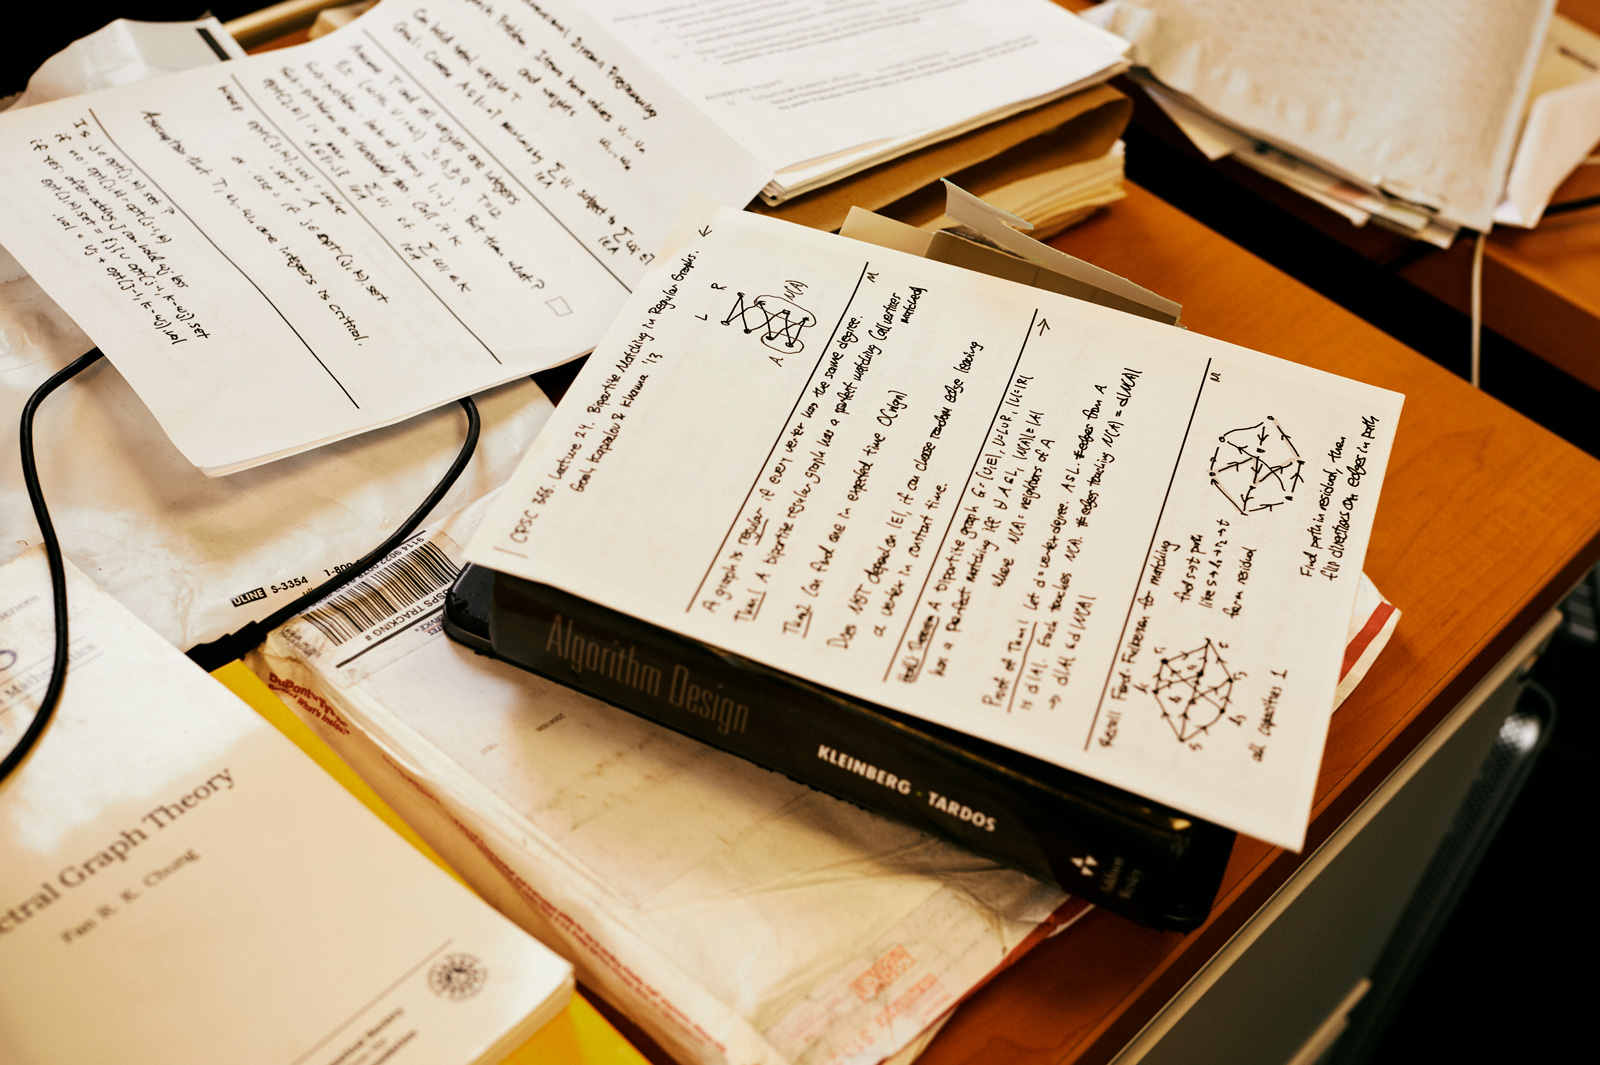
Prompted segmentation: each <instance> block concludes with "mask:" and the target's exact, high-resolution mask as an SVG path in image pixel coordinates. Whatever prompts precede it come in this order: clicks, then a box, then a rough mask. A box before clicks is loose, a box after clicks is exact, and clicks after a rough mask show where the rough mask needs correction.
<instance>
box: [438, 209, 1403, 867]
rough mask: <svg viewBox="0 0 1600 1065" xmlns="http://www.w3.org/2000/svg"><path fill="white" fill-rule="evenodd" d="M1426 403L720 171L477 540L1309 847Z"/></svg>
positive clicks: (949, 720)
mask: <svg viewBox="0 0 1600 1065" xmlns="http://www.w3.org/2000/svg"><path fill="white" fill-rule="evenodd" d="M1401 402H1402V397H1400V396H1399V395H1396V394H1394V393H1391V392H1387V391H1384V390H1382V389H1378V388H1373V387H1370V386H1368V385H1363V384H1360V383H1357V382H1354V381H1349V380H1345V379H1343V378H1339V377H1334V376H1332V375H1329V374H1325V373H1322V372H1320V371H1316V370H1312V369H1308V368H1306V367H1302V366H1299V365H1295V364H1293V363H1288V362H1283V361H1280V360H1277V359H1273V358H1271V357H1269V356H1266V355H1262V354H1259V353H1257V352H1253V351H1249V350H1246V349H1242V348H1238V347H1235V346H1233V345H1230V344H1225V343H1222V342H1220V341H1217V340H1212V339H1209V338H1207V337H1203V336H1198V335H1196V334H1193V333H1189V332H1186V331H1184V330H1179V329H1173V328H1172V327H1170V326H1167V325H1162V324H1158V323H1155V322H1151V321H1146V320H1144V319H1140V318H1137V317H1135V316H1132V315H1128V314H1125V313H1121V312H1118V311H1113V310H1109V309H1106V308H1102V307H1098V306H1093V305H1091V304H1088V303H1085V302H1082V301H1079V300H1074V299H1071V298H1069V297H1065V296H1059V295H1056V294H1053V293H1049V292H1044V291H1041V290H1038V289H1032V288H1025V287H1022V286H1019V285H1015V284H1012V283H1010V282H1006V281H1001V280H998V279H994V278H990V277H986V276H982V275H978V274H974V273H970V272H967V271H963V270H961V269H959V268H957V267H952V266H947V265H945V264H941V263H936V262H931V261H928V260H925V259H919V258H915V257H912V256H908V255H905V254H902V253H897V252H893V251H890V250H887V249H882V248H876V247H871V246H868V245H864V244H862V243H860V242H856V241H850V240H847V239H842V238H837V237H833V236H829V235H826V234H821V233H814V232H811V231H807V230H802V229H800V228H799V227H795V226H791V225H788V224H785V223H782V222H777V221H773V220H770V219H764V218H758V217H755V216H750V215H740V214H736V213H734V212H729V211H723V210H718V209H716V208H714V207H712V206H710V205H705V206H703V207H702V208H699V209H697V210H696V211H694V212H691V213H690V214H689V215H688V216H686V218H685V219H684V221H683V222H682V223H681V226H680V229H679V231H678V233H677V235H676V236H675V238H674V242H671V243H669V244H668V245H667V250H665V251H664V252H663V258H662V261H661V262H660V263H659V264H658V265H657V267H656V268H655V269H654V270H653V271H652V273H651V274H650V276H649V277H648V278H647V279H646V280H645V281H644V282H643V283H642V284H641V286H640V289H639V291H638V292H637V293H636V294H635V296H634V298H633V299H632V300H630V302H629V304H628V306H627V307H626V308H625V309H624V311H623V313H622V315H621V317H619V319H618V321H617V323H616V325H615V326H614V327H613V328H612V330H611V332H610V333H608V335H607V337H606V339H605V340H604V341H603V342H602V343H601V345H600V346H599V347H598V348H597V349H596V352H595V354H594V355H593V356H591V358H590V361H589V363H588V365H587V366H586V367H585V368H584V370H583V372H582V373H581V374H580V376H579V377H578V379H577V381H576V382H575V383H574V384H573V386H572V388H571V390H570V391H569V392H568V394H567V397H566V399H565V401H564V402H563V403H562V405H561V406H560V407H558V408H557V410H556V413H555V415H554V416H553V417H552V419H551V420H550V422H549V423H548V424H547V426H546V428H545V430H544V432H543V433H541V435H540V436H539V438H538V440H537V441H536V442H535V444H534V446H533V449H532V450H531V451H530V452H529V454H528V456H527V457H526V458H525V459H524V461H523V464H522V466H521V467H520V468H519V470H518V472H517V473H516V474H515V475H514V476H513V477H512V479H511V481H510V482H509V483H508V485H507V487H506V489H505V490H504V492H503V493H502V494H501V495H500V497H499V498H498V499H497V500H496V504H495V509H494V510H493V511H492V512H491V514H490V515H489V516H488V517H487V518H486V519H485V521H484V523H483V526H482V527H481V528H480V529H479V531H478V533H477V535H476V536H475V537H474V539H473V541H472V543H471V544H470V545H469V548H468V551H467V557H468V558H469V560H471V561H473V562H478V563H481V564H483V565H486V566H490V567H492V568H494V569H497V570H502V571H504V572H507V573H511V574H515V575H517V576H520V577H524V578H527V579H529V580H533V581H538V582H542V583H545V584H549V585H552V586H554V587H557V588H560V589H563V590H565V591H568V592H571V593H573V594H575V595H579V596H583V597H585V598H587V599H590V600H592V601H594V602H597V603H599V604H601V605H603V606H606V607H610V608H612V609H615V610H618V611H621V612H623V613H625V614H629V615H633V616H635V617H639V618H642V619H644V620H646V621H649V622H652V623H654V624H657V625H661V626H663V627H667V628H670V629H673V630H676V631H680V632H683V633H686V634H688V635H690V636H692V637H694V638H697V639H699V640H702V641H704V642H706V643H708V644H712V645H715V646H717V647H721V648H724V649H726V650H729V651H732V652H735V653H737V654H740V655H744V656H747V657H750V658H753V659H756V660H758V661H762V662H765V663H768V664H770V665H772V666H775V667H777V668H779V669H782V670H786V671H788V672H790V673H793V674H796V675H798V676H800V677H803V678H806V679H808V680H811V681H813V682H815V683H818V684H821V685H823V686H825V687H828V688H832V689H835V690H838V691H841V692H844V693H847V694H850V695H853V696H857V697H859V698H862V699H866V700H869V701H871V702H875V703H879V704H882V705H884V706H888V707H891V708H893V709H895V710H899V711H902V712H904V713H908V714H912V715H914V716H917V717H920V718H924V719H926V720H929V721H932V722H936V723H938V724H941V725H945V726H948V727H951V728H954V729H957V730H960V731H962V732H965V733H968V734H971V735H974V736H978V737H981V738H984V739H987V740H991V741H994V742H996V743H999V744H1002V745H1004V746H1007V747H1010V748H1013V749H1015V750H1018V751H1022V752H1025V753H1027V754H1030V755H1033V756H1036V757H1039V758H1042V759H1045V760H1047V761H1050V762H1053V763H1056V764H1058V765H1062V766H1065V767H1067V768H1070V769H1074V770H1077V771H1080V772H1083V773H1086V774H1088V775H1090V776H1093V777H1097V778H1099V779H1101V780H1104V781H1107V782H1109V783H1112V784H1115V785H1118V786H1120V787H1123V788H1127V789H1129V790H1131V791H1135V792H1138V793H1141V794H1144V795H1146V796H1148V797H1150V798H1152V799H1155V800H1157V801H1160V802H1164V803H1168V804H1170V805H1172V806H1175V807H1177V808H1179V809H1182V810H1185V811H1188V812H1189V813H1191V814H1194V815H1196V816H1199V817H1203V818H1207V819H1209V820H1213V821H1216V822H1218V823H1220V824H1223V825H1226V826H1228V827H1231V828H1234V829H1237V830H1240V831H1243V832H1247V833H1249V834H1251V835H1255V836H1258V837H1260V838H1263V839H1266V840H1268V841H1270V842H1273V843H1276V844H1280V845H1283V846H1288V847H1295V848H1297V847H1299V846H1300V845H1301V843H1302V842H1303V839H1304V834H1305V829H1306V824H1307V820H1308V816H1309V812H1310V807H1311V801H1312V791H1313V787H1314V784H1315V781H1316V775H1317V769H1318V765H1319V763H1320V760H1321V753H1322V745H1323V742H1324V739H1325V737H1326V733H1327V724H1328V715H1329V712H1330V707H1331V706H1332V705H1333V699H1334V690H1335V687H1336V684H1337V681H1338V676H1339V670H1340V665H1341V659H1342V655H1343V650H1344V645H1345V642H1346V639H1345V638H1346V626H1347V624H1348V622H1349V619H1350V615H1351V607H1352V604H1353V602H1354V599H1355V595H1356V590H1357V585H1358V584H1359V582H1360V576H1361V562H1362V558H1363V556H1364V555H1365V553H1366V547H1367V539H1368V535H1369V533H1370V530H1371V527H1372V520H1373V515H1374V513H1375V511H1376V509H1377V504H1378V494H1379V487H1380V485H1381V484H1382V480H1383V472H1384V468H1385V465H1386V463H1387V461H1388V455H1389V449H1390V445H1391V443H1392V440H1393V434H1394V431H1395V427H1396V424H1397V422H1398V420H1399V415H1400V408H1401ZM686 712H687V711H686Z"/></svg>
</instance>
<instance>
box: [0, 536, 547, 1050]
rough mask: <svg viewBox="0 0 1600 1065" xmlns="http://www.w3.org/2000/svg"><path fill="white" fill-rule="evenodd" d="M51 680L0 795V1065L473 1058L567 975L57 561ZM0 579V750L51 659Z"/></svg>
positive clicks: (22, 584)
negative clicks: (58, 624) (61, 679)
mask: <svg viewBox="0 0 1600 1065" xmlns="http://www.w3.org/2000/svg"><path fill="white" fill-rule="evenodd" d="M68 586H69V589H70V593H69V594H70V601H71V617H72V626H73V628H72V644H71V661H72V670H71V675H70V678H69V679H68V681H67V685H66V689H65V694H64V697H63V700H62V702H61V704H60V706H59V707H58V709H57V712H56V716H55V719H54V721H53V722H52V723H51V724H50V725H49V727H48V728H47V729H46V730H45V732H44V734H43V736H42V738H41V739H40V741H39V744H38V746H37V747H36V748H35V749H34V751H33V753H32V754H31V755H30V756H29V758H28V759H27V760H25V761H24V762H23V763H22V764H21V766H20V768H19V769H18V771H17V772H16V774H15V775H14V776H13V777H11V778H10V779H8V780H6V781H5V782H4V784H3V785H0V944H3V946H0V1059H3V1060H5V1061H7V1062H17V1063H22V1062H27V1063H29V1065H53V1063H60V1065H80V1063H83V1062H110V1061H130V1062H132V1061H138V1062H157V1061H159V1062H170V1063H173V1065H180V1063H182V1065H187V1063H200V1062H218V1061H227V1062H235V1063H239V1065H249V1063H260V1065H268V1063H272V1065H282V1063H284V1062H298V1063H302V1065H334V1063H345V1065H348V1063H350V1062H356V1061H361V1062H369V1063H376V1062H379V1061H392V1062H394V1063H395V1065H405V1063H421V1062H429V1063H437V1065H479V1063H481V1065H492V1063H494V1062H498V1061H500V1060H501V1059H502V1058H504V1057H505V1055H506V1054H507V1053H509V1052H510V1051H511V1050H513V1049H514V1048H515V1047H516V1046H518V1045H519V1044H521V1043H523V1042H524V1041H526V1040H527V1038H528V1037H529V1036H530V1035H531V1034H532V1033H533V1031H535V1030H536V1029H537V1028H538V1027H539V1026H540V1025H542V1024H543V1023H544V1022H545V1021H546V1020H548V1019H549V1018H550V1017H552V1016H554V1015H555V1014H556V1013H558V1012H560V1011H561V1009H562V1008H563V1007H564V1006H565V1005H566V1003H567V1001H568V998H569V995H570V992H571V990H572V970H571V967H570V966H569V965H567V964H566V963H565V962H563V961H562V960H561V959H560V958H558V957H556V955H554V954H553V953H551V952H550V951H549V950H548V949H546V948H544V947H542V946H540V945H539V944H538V943H536V942H535V941H534V940H532V939H531V938H529V937H528V936H527V935H525V934H524V933H523V932H521V931H519V930H518V929H517V928H516V927H514V926H513V925H512V924H511V923H510V922H508V921H507V920H505V919H504V918H503V917H501V916H500V915H498V914H496V913H495V912H494V911H493V910H491V909H490V908H489V907H488V906H486V905H484V904H483V903H482V902H480V901H479V900H478V899H475V898H473V897H472V895H471V894H470V893H469V892H467V891H465V890H463V889H462V887H461V886H460V885H459V884H457V883H455V882H454V881H453V880H451V878H450V877H449V876H448V875H446V874H445V873H444V872H443V871H442V870H440V869H439V868H437V867H436V866H434V865H433V864H432V863H431V862H429V861H428V860H427V859H426V858H424V857H423V856H422V855H421V854H419V853H418V852H417V851H416V850H414V849H413V848H412V847H411V846H410V845H409V844H408V843H406V842H405V841H404V840H402V839H401V838H400V837H399V836H397V835H396V834H395V833H394V832H392V831H391V830H390V829H389V828H388V827H386V826H385V825H384V824H383V823H382V822H380V821H379V820H378V819H377V818H376V817H374V816H373V815H372V813H371V812H370V811H368V810H367V809H366V808H365V807H363V806H362V805H361V803H360V802H359V801H357V800H356V799H355V798H354V797H353V796H351V795H350V794H349V793H348V792H347V791H345V790H344V789H343V788H342V787H340V786H339V785H338V784H337V783H335V782H334V780H333V779H332V778H330V777H329V776H327V775H326V774H325V773H323V771H322V770H321V769H320V768H318V767H317V766H316V764H315V763H313V762H312V761H311V760H310V759H309V758H307V757H306V756H305V755H304V754H302V753H301V752H300V751H299V750H298V749H296V748H295V747H294V745H293V744H291V743H290V742H289V741H288V740H287V739H285V738H284V737H283V736H282V735H280V734H279V733H278V732H277V731H276V730H275V729H273V728H272V726H270V725H268V724H267V723H266V722H265V721H264V720H262V718H261V717H260V716H258V715H257V714H256V713H255V712H254V711H252V710H251V709H250V708H249V707H247V706H245V705H244V704H243V703H241V702H239V700H238V699H236V698H235V697H234V696H232V695H231V694H229V693H228V692H227V691H226V690H225V689H223V688H222V686H221V685H219V684H218V683H217V682H216V681H214V680H212V679H211V678H210V677H207V676H206V675H205V674H204V673H202V672H201V671H200V670H199V669H198V668H197V667H195V666H194V665H193V664H192V663H190V662H189V661H187V660H186V659H184V658H183V656H182V655H180V654H178V652H177V651H175V650H173V649H172V648H171V647H170V646H168V645H167V644H166V643H165V642H164V641H163V640H161V639H160V638H159V637H158V636H156V635H155V634H154V633H153V632H151V631H150V630H149V629H147V628H145V627H143V626H142V625H140V624H139V622H138V621H137V620H135V619H134V618H133V617H132V616H131V615H129V614H128V612H127V611H126V610H124V609H123V608H122V607H120V606H118V605H117V603H116V602H115V601H113V600H112V599H111V598H110V597H109V596H107V595H105V594H104V593H103V592H101V591H100V590H99V589H98V588H96V587H95V586H94V585H93V583H92V582H90V581H89V580H88V579H87V578H85V577H83V576H82V575H81V574H79V573H78V571H77V570H75V569H70V568H69V570H68ZM52 617H53V614H52V611H51V609H50V584H49V579H48V575H47V573H46V569H45V561H44V556H43V554H42V552H39V551H34V552H31V553H30V554H28V555H26V556H24V557H22V558H20V559H17V560H16V561H13V562H11V563H10V564H8V565H6V566H5V567H3V568H0V750H6V749H9V747H10V746H11V744H13V743H15V742H16V739H17V736H18V735H19V734H20V733H21V731H22V730H23V729H24V728H25V727H26V726H27V725H28V723H29V722H30V721H31V720H32V718H33V714H34V712H35V710H36V707H37V704H38V698H39V695H40V693H41V692H42V691H43V690H44V687H45V683H46V678H47V677H48V675H49V672H50V659H51V655H52V651H53V646H54V636H53V631H52V629H53V626H52Z"/></svg>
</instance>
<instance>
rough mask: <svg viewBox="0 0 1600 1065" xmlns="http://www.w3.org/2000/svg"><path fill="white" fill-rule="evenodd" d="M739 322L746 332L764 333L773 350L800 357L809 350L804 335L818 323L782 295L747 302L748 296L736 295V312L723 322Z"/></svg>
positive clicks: (762, 337)
mask: <svg viewBox="0 0 1600 1065" xmlns="http://www.w3.org/2000/svg"><path fill="white" fill-rule="evenodd" d="M734 322H738V323H739V327H740V328H741V329H743V330H744V331H745V332H746V333H760V334H761V342H762V343H763V344H765V345H766V346H767V347H769V348H771V349H772V350H773V351H781V352H783V353H784V354H786V355H798V354H800V352H802V351H804V350H805V344H804V343H803V342H802V341H801V339H800V332H801V330H803V329H809V328H810V327H811V326H814V325H816V324H817V316H816V315H814V314H812V313H811V312H810V311H808V310H806V309H805V308H804V307H801V306H799V305H798V304H796V303H794V302H793V301H791V300H786V299H784V298H783V297H782V296H757V297H756V298H755V299H754V300H751V301H749V302H746V301H745V297H744V293H743V292H738V293H735V294H734V300H733V309H732V310H730V311H729V312H728V316H727V317H726V318H724V319H722V324H723V325H732V324H733V323H734Z"/></svg>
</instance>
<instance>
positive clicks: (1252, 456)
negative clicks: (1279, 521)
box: [1211, 415, 1305, 514]
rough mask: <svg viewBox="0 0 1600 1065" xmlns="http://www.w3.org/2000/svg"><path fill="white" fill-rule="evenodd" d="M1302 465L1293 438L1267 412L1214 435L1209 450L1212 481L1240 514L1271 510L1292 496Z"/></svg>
mask: <svg viewBox="0 0 1600 1065" xmlns="http://www.w3.org/2000/svg"><path fill="white" fill-rule="evenodd" d="M1304 468H1305V461H1304V460H1302V459H1301V458H1300V452H1299V451H1297V450H1295V446H1294V441H1293V440H1290V439H1289V434H1288V433H1286V432H1284V431H1283V426H1281V425H1279V424H1278V422H1277V420H1276V419H1275V418H1273V417H1271V416H1270V415H1269V416H1267V417H1266V418H1265V419H1264V420H1262V421H1259V422H1257V423H1256V424H1254V425H1246V426H1241V427H1240V428H1238V429H1229V430H1228V431H1227V432H1225V433H1223V434H1222V435H1221V436H1219V437H1217V448H1216V450H1215V451H1213V452H1212V453H1211V483H1212V484H1214V485H1216V486H1217V491H1219V492H1221V493H1222V494H1223V495H1224V496H1226V497H1227V500H1228V502H1230V503H1232V504H1233V505H1234V508H1235V509H1236V510H1238V511H1239V513H1240V514H1254V513H1257V512H1259V511H1263V510H1272V509H1274V508H1276V507H1281V506H1282V505H1283V504H1285V503H1287V502H1288V501H1289V500H1291V499H1293V498H1294V493H1295V489H1297V488H1299V487H1300V482H1301V481H1302V480H1303V479H1304V478H1303V476H1302V473H1301V471H1302V470H1303V469H1304Z"/></svg>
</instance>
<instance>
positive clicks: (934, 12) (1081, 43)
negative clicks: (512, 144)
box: [595, 0, 1127, 203]
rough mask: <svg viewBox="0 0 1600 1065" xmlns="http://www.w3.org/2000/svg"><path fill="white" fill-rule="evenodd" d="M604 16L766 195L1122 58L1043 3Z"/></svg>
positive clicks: (727, 8) (899, 0) (993, 112)
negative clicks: (761, 172)
mask: <svg viewBox="0 0 1600 1065" xmlns="http://www.w3.org/2000/svg"><path fill="white" fill-rule="evenodd" d="M595 7H596V8H597V9H598V10H599V11H600V12H602V13H603V14H604V15H605V17H606V18H607V20H608V22H609V24H610V26H611V27H612V28H613V29H614V30H615V31H616V32H617V33H618V34H619V35H620V36H621V37H622V38H623V39H624V40H625V41H627V42H628V44H629V45H630V46H632V47H633V49H634V50H635V51H637V52H638V53H639V54H640V55H641V56H643V57H644V58H645V59H647V60H648V61H649V62H650V64H651V65H652V66H653V67H655V68H656V69H657V70H660V71H662V72H663V73H665V74H666V75H667V76H668V77H669V78H670V79H671V81H672V83H673V84H674V85H676V86H678V87H679V88H681V89H682V90H683V91H684V92H685V94H686V95H688V96H689V97H690V99H693V100H695V101H696V102H697V103H699V104H700V106H701V107H702V108H703V109H704V110H705V112H706V114H707V115H709V116H710V117H711V118H712V119H713V120H714V121H716V122H717V123H719V124H720V125H721V126H722V127H723V128H724V129H726V130H728V131H729V132H730V133H731V134H733V136H734V137H735V138H736V139H737V140H738V141H739V143H740V144H741V145H743V146H744V147H745V148H746V149H747V150H748V151H749V152H750V153H751V154H752V155H754V156H755V157H756V158H757V159H759V160H760V161H761V162H762V164H763V165H765V166H766V167H768V168H769V169H770V170H772V171H773V178H772V180H771V181H770V182H769V183H768V184H767V186H766V188H765V189H764V190H763V195H764V196H765V197H766V198H767V200H768V202H770V203H778V202H780V201H782V200H785V199H788V198H789V197H792V196H797V195H799V194H801V193H803V192H806V191H809V190H811V189H814V188H818V187H820V186H822V185H825V184H827V183H828V182H830V181H833V180H835V179H837V178H840V177H843V176H845V175H847V174H852V173H855V172H856V171H858V170H862V169H865V168H866V167H869V166H872V165H874V164H876V163H879V162H882V161H884V160H886V159H891V158H893V157H894V156H896V155H899V154H901V153H903V152H907V151H910V150H912V149H914V148H917V147H920V146H921V145H924V144H930V143H932V142H934V141H938V140H942V139H944V138H946V137H951V136H955V135H956V134H959V133H962V132H965V131H967V130H970V129H976V128H977V127H979V126H982V125H985V124H987V123H990V122H993V121H996V120H998V119H1001V118H1004V117H1006V116H1007V115H1011V114H1015V113H1017V112H1018V111H1023V110H1026V109H1027V108H1030V107H1035V106H1038V105H1039V104H1043V103H1047V102H1049V101H1050V100H1054V99H1058V98H1060V97H1062V96H1065V95H1067V94H1069V93H1072V92H1076V91H1077V90H1079V89H1082V88H1085V87H1087V86H1089V85H1093V84H1097V83H1099V82H1102V81H1105V80H1106V79H1108V78H1110V77H1112V76H1113V75H1115V74H1117V73H1120V72H1121V71H1122V70H1124V69H1126V67H1127V61H1126V60H1125V59H1124V57H1123V53H1124V51H1125V50H1126V45H1125V44H1124V42H1122V41H1121V40H1118V39H1117V38H1116V37H1114V36H1112V35H1110V34H1107V33H1104V32H1102V31H1101V30H1099V29H1097V28H1095V27H1094V26H1091V25H1089V24H1088V23H1086V22H1084V21H1083V20H1082V19H1080V18H1078V17H1077V16H1075V15H1072V14H1070V13H1068V12H1066V11H1064V10H1063V9H1061V8H1059V7H1057V6H1056V5H1055V4H1052V3H1050V2H1049V0H947V2H945V3H941V4H936V5H933V6H929V5H926V4H922V3H918V2H916V0H866V2H861V3H852V4H838V3H830V2H827V0H798V2H792V3H784V4H776V5H775V4H770V3H763V2H760V0H723V2H720V3H690V4H661V3H659V2H657V0H601V2H599V3H597V4H596V5H595Z"/></svg>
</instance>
